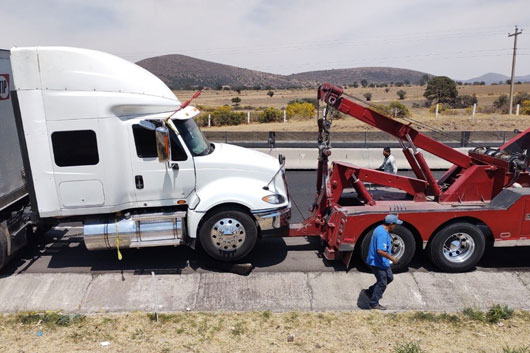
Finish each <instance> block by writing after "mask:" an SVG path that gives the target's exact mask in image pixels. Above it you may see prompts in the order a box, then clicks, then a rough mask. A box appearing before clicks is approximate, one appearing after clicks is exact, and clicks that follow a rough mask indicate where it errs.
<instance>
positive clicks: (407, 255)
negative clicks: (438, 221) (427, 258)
mask: <svg viewBox="0 0 530 353" xmlns="http://www.w3.org/2000/svg"><path fill="white" fill-rule="evenodd" d="M374 229H375V228H374ZM374 229H372V230H371V231H370V232H368V234H366V236H365V237H364V238H363V241H362V243H361V257H362V261H363V263H366V257H367V256H368V249H369V248H370V241H371V240H372V234H373V233H374ZM390 236H391V237H392V254H391V255H392V256H395V257H397V258H398V259H399V262H398V263H397V264H392V266H391V267H392V270H393V271H394V272H399V271H402V270H404V269H406V268H407V266H408V265H409V263H410V261H411V260H412V258H413V257H414V253H415V252H416V239H414V235H413V234H412V232H411V231H410V230H408V229H407V228H406V227H403V226H399V225H398V226H396V229H395V230H393V231H392V232H391V233H390Z"/></svg>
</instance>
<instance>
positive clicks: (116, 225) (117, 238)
mask: <svg viewBox="0 0 530 353" xmlns="http://www.w3.org/2000/svg"><path fill="white" fill-rule="evenodd" d="M114 229H115V230H116V249H117V250H118V260H120V261H121V260H122V259H123V256H121V252H120V235H119V234H118V217H114Z"/></svg>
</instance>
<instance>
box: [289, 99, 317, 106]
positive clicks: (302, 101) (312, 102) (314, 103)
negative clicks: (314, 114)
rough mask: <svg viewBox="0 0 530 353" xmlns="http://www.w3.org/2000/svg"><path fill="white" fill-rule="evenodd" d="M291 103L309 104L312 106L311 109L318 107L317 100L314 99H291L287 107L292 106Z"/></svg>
mask: <svg viewBox="0 0 530 353" xmlns="http://www.w3.org/2000/svg"><path fill="white" fill-rule="evenodd" d="M293 103H311V104H313V107H315V108H316V107H318V104H319V103H318V99H316V98H298V99H293V100H290V101H289V102H288V103H287V105H289V104H293Z"/></svg>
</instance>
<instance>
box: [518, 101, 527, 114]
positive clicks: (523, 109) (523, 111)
mask: <svg viewBox="0 0 530 353" xmlns="http://www.w3.org/2000/svg"><path fill="white" fill-rule="evenodd" d="M519 114H523V115H530V99H527V100H524V101H522V102H521V106H520V107H519Z"/></svg>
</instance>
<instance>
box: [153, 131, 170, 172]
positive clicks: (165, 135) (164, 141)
mask: <svg viewBox="0 0 530 353" xmlns="http://www.w3.org/2000/svg"><path fill="white" fill-rule="evenodd" d="M155 135H156V152H157V154H158V161H159V162H161V163H163V162H168V161H169V160H170V159H171V142H170V140H169V129H168V128H167V127H165V126H161V127H157V128H156V129H155Z"/></svg>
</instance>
